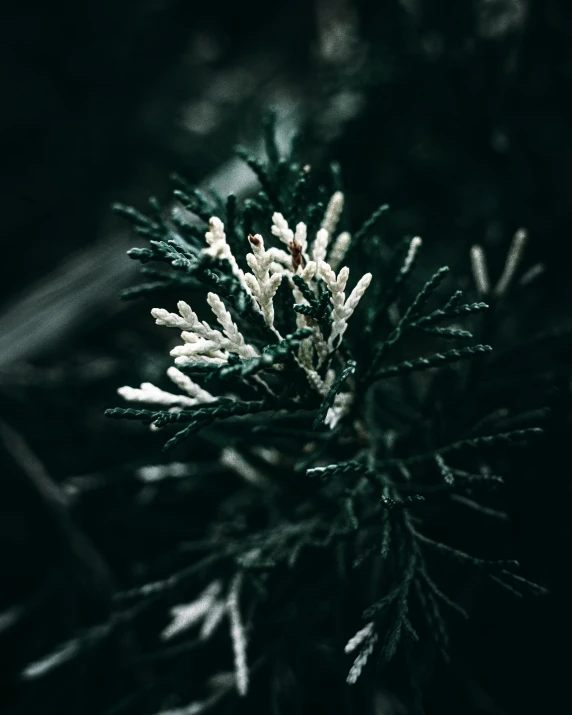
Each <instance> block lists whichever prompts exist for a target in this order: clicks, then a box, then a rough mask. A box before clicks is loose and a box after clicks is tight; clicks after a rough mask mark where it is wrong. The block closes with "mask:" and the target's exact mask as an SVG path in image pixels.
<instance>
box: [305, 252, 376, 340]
mask: <svg viewBox="0 0 572 715" xmlns="http://www.w3.org/2000/svg"><path fill="white" fill-rule="evenodd" d="M318 273H319V275H320V276H321V278H322V279H323V281H324V282H325V284H326V285H327V286H328V290H329V291H330V293H331V298H330V302H331V304H332V306H333V310H332V332H331V333H330V337H329V338H328V347H329V348H330V350H333V349H334V348H335V347H337V346H338V345H339V342H340V340H341V338H342V337H343V335H344V333H345V332H346V330H347V327H348V320H349V319H350V317H351V316H352V314H353V312H354V311H355V309H356V308H357V305H358V303H359V302H360V300H361V298H362V297H363V295H364V293H365V291H366V290H367V288H368V286H369V284H370V283H371V279H372V275H371V273H366V274H365V275H364V276H362V277H361V278H360V279H359V281H358V284H357V285H356V287H355V288H354V289H353V291H352V292H351V293H350V295H349V297H348V298H347V300H346V294H345V292H344V291H345V288H346V284H347V282H348V278H349V274H350V269H349V268H347V266H344V268H342V269H341V270H340V272H339V273H338V275H337V276H336V274H335V272H334V271H333V270H332V267H331V266H330V265H329V264H328V263H326V262H325V261H322V262H321V263H320V264H319V265H318Z"/></svg>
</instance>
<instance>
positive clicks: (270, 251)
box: [119, 191, 372, 428]
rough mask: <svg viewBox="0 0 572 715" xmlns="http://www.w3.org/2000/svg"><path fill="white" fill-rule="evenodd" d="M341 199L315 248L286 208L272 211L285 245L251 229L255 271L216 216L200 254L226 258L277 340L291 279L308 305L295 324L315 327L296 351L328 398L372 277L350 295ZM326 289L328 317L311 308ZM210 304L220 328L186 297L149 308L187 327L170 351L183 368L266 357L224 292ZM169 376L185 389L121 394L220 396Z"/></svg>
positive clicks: (195, 400)
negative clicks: (278, 301) (283, 294)
mask: <svg viewBox="0 0 572 715" xmlns="http://www.w3.org/2000/svg"><path fill="white" fill-rule="evenodd" d="M343 203H344V197H343V194H342V193H341V192H339V191H338V192H336V193H335V194H334V195H333V196H332V198H331V199H330V201H329V203H328V206H327V208H326V211H325V214H324V217H323V220H322V223H321V227H320V228H319V229H318V231H317V232H316V235H315V236H314V239H313V242H312V246H311V250H310V249H309V247H308V228H307V225H306V224H305V223H304V222H303V221H300V222H298V224H297V225H296V228H295V230H292V229H291V228H290V226H289V224H288V221H287V220H286V218H285V217H284V216H283V214H281V213H279V212H275V213H273V215H272V224H271V226H270V233H271V234H272V236H274V237H276V238H277V239H278V240H279V241H280V242H281V243H282V244H284V245H285V246H286V247H287V250H285V249H284V248H279V247H277V246H267V245H266V244H265V241H264V238H263V236H262V235H260V234H259V233H257V234H254V235H252V234H248V243H249V245H250V248H251V252H250V253H247V255H246V256H245V257H244V258H241V261H244V262H245V263H246V264H247V265H248V267H249V269H250V272H247V273H245V272H244V271H243V270H242V268H240V265H239V262H238V260H237V257H235V256H234V254H233V252H232V250H231V247H230V245H229V244H228V242H227V240H226V233H225V226H224V224H223V222H222V221H221V220H220V219H219V218H218V217H216V216H213V217H211V219H210V220H209V230H208V231H207V232H206V233H205V240H206V244H207V245H206V247H205V248H203V249H202V255H204V256H207V257H210V258H211V259H212V260H213V261H215V260H216V261H220V262H226V263H227V264H228V265H229V266H230V272H231V274H232V276H233V277H234V279H236V281H237V282H238V284H239V286H240V289H241V290H242V291H243V293H244V294H246V296H247V298H248V302H249V306H247V309H248V308H250V309H251V310H253V311H254V312H256V313H258V314H259V315H260V316H261V317H262V319H263V321H264V323H265V324H266V326H267V328H269V329H270V330H271V331H272V332H273V333H274V335H275V336H276V339H278V341H279V343H280V342H282V341H283V340H284V338H283V337H282V336H281V334H280V332H279V331H278V329H277V328H276V326H275V322H276V316H275V305H274V300H275V297H276V293H277V291H278V288H279V287H280V285H281V283H282V282H283V281H285V282H286V284H287V285H288V287H289V289H290V291H291V293H292V306H299V307H303V309H305V310H306V312H304V311H303V310H302V311H301V312H296V326H297V328H299V329H300V328H310V329H311V331H312V333H311V335H310V336H309V337H305V338H304V339H302V340H301V341H300V344H299V346H298V347H297V348H296V349H295V354H294V357H295V360H296V362H297V364H298V366H299V367H300V368H301V369H302V370H303V371H304V373H305V375H306V379H307V383H308V385H309V386H310V388H311V389H312V390H313V391H315V392H316V393H317V394H318V395H319V396H321V397H322V398H325V397H326V395H327V394H328V392H329V390H330V388H331V386H332V384H333V383H334V380H335V378H336V374H337V372H338V371H339V370H340V369H343V367H344V364H345V361H344V360H343V358H341V356H339V355H338V354H337V350H338V348H339V346H340V343H341V341H342V339H343V336H344V334H345V332H346V330H347V327H348V321H349V319H350V318H351V316H352V314H353V313H354V311H355V309H356V307H357V305H358V303H359V301H360V299H361V298H362V296H363V295H364V293H365V291H366V289H367V287H368V286H369V284H370V282H371V278H372V276H371V274H370V273H366V274H365V275H364V276H362V277H361V278H360V280H359V281H358V283H357V285H356V286H355V287H354V288H353V290H352V291H351V293H350V294H349V296H348V297H347V298H346V294H345V289H346V285H347V282H348V278H349V269H348V268H347V267H342V268H340V269H339V270H338V267H339V265H340V264H341V263H342V261H343V259H344V256H345V254H346V251H347V250H348V247H349V245H350V240H351V237H350V234H349V233H347V232H344V233H341V234H339V235H338V236H337V237H336V238H335V239H334V240H333V242H332V241H331V239H332V238H333V237H334V234H335V231H336V227H337V225H338V222H339V218H340V214H341V211H342V209H343ZM328 253H329V255H328ZM328 260H329V261H330V262H328ZM336 271H337V272H336ZM296 277H297V280H298V279H301V280H302V281H303V283H304V286H305V290H304V291H302V290H301V289H300V287H299V285H297V284H296V282H295V281H294V280H293V278H296ZM324 290H326V292H327V296H326V297H327V302H328V304H329V305H324V307H325V308H327V310H325V311H324V313H323V315H322V318H320V319H317V318H316V317H315V314H314V313H313V312H312V311H313V310H314V309H315V305H312V304H311V303H312V301H317V300H318V299H319V298H321V297H323V291H324ZM309 298H310V300H309ZM207 303H208V305H209V307H210V309H211V311H212V313H213V314H214V317H215V318H216V321H217V323H218V326H219V327H218V328H213V327H212V326H211V324H210V323H209V322H207V321H206V320H200V319H199V317H198V316H197V314H196V313H195V312H194V311H193V309H192V308H191V307H190V306H189V305H188V304H187V303H186V302H185V301H183V300H181V301H179V302H178V304H177V309H178V313H171V312H169V311H168V310H165V309H163V308H154V309H153V310H152V311H151V314H152V315H153V317H154V318H155V321H156V323H157V325H161V326H165V327H169V328H176V329H178V330H180V331H181V338H182V344H181V345H177V346H176V347H175V348H173V349H172V350H171V355H172V356H173V357H174V358H175V363H176V364H177V365H179V366H180V367H181V368H183V369H184V368H185V367H187V366H193V365H196V364H199V365H201V366H208V365H210V366H213V367H215V366H224V365H226V364H229V360H230V358H231V356H232V357H233V359H236V358H240V359H241V360H249V359H251V358H258V357H260V355H261V352H260V350H261V347H256V346H255V345H252V344H250V343H249V342H247V340H246V339H245V337H244V335H243V334H242V332H241V331H240V330H239V328H238V327H237V325H236V323H235V322H234V320H233V315H232V314H231V312H230V310H229V306H228V305H227V304H226V303H225V301H224V300H223V298H221V296H220V295H219V294H218V293H215V292H210V293H208V295H207ZM238 317H241V316H238ZM326 367H327V369H325V368H326ZM269 369H270V370H272V369H276V368H269ZM168 376H169V377H170V379H171V380H172V381H173V382H174V383H175V385H176V386H177V387H178V388H179V389H180V390H181V394H173V393H170V392H166V391H164V390H162V389H160V388H158V387H156V386H154V385H152V384H151V383H143V384H142V385H141V386H140V387H139V388H132V387H122V388H120V390H119V394H120V395H121V396H122V397H123V398H124V399H126V400H127V401H129V402H142V403H148V404H152V405H158V406H164V407H169V408H171V409H172V410H173V409H174V410H176V409H181V408H183V409H184V408H188V407H193V406H196V405H198V404H201V403H202V404H207V403H209V402H212V401H214V400H215V399H216V398H215V397H214V396H213V395H211V394H210V393H209V392H207V391H206V390H205V389H203V388H202V387H201V386H199V385H198V384H196V383H195V382H194V381H193V380H192V379H191V378H190V377H189V376H187V375H185V374H184V373H183V372H181V371H180V370H178V369H177V368H175V367H173V368H170V369H169V371H168ZM255 380H256V381H257V382H258V384H259V385H262V386H265V387H266V389H267V390H269V389H270V388H268V386H267V385H266V383H264V382H263V381H262V379H261V378H260V376H258V375H257V376H256V377H255ZM351 402H352V394H351V392H343V393H339V394H336V395H335V397H334V399H333V402H332V403H331V406H330V407H329V409H328V412H327V415H326V418H325V423H326V425H328V426H330V427H332V428H333V427H335V425H336V424H337V423H338V422H339V420H340V419H341V418H342V417H343V415H344V414H345V413H346V412H347V410H348V408H349V406H350V404H351Z"/></svg>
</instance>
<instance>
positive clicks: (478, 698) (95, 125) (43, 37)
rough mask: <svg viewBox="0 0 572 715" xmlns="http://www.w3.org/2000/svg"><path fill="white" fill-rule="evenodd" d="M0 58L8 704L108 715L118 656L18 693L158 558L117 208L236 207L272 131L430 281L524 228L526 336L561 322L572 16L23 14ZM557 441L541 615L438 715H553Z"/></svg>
mask: <svg viewBox="0 0 572 715" xmlns="http://www.w3.org/2000/svg"><path fill="white" fill-rule="evenodd" d="M0 36H1V38H2V39H1V42H0V56H1V62H0V73H1V75H0V76H1V87H2V100H3V101H2V113H1V119H0V122H1V127H2V129H1V133H0V141H1V142H2V152H1V156H2V169H1V171H2V176H3V182H2V191H1V192H0V211H1V214H0V215H1V216H2V234H1V235H2V239H1V244H0V245H1V254H0V255H1V260H0V459H1V460H2V475H1V479H2V482H3V488H2V498H1V499H0V538H1V543H2V548H1V555H0V558H1V559H2V566H1V574H2V576H1V580H0V583H1V586H0V654H1V653H4V654H5V656H6V657H5V659H4V666H3V667H2V669H0V703H4V704H5V708H6V710H5V711H6V712H10V713H52V712H53V713H67V712H69V713H84V712H86V713H92V712H93V713H103V712H108V711H109V712H110V713H111V712H114V711H112V710H111V709H108V708H107V705H105V703H108V702H110V701H111V700H113V697H112V694H113V692H112V691H114V687H115V684H113V683H110V682H109V679H108V678H104V676H103V675H102V674H103V673H104V669H103V668H102V667H100V661H101V660H102V659H105V658H106V657H108V658H113V657H116V656H114V655H113V653H111V651H110V653H109V654H106V653H101V652H99V653H98V654H97V656H94V659H95V660H93V661H90V662H83V663H82V664H81V667H80V672H77V673H76V672H74V674H73V677H71V678H70V677H67V676H65V674H64V676H63V679H62V681H61V682H59V681H58V683H57V684H56V685H55V686H54V684H53V683H52V682H50V683H44V682H42V681H38V683H37V684H34V687H32V686H29V687H28V686H27V687H26V688H23V687H22V685H21V683H20V681H19V679H18V673H19V672H20V671H21V670H22V668H23V667H24V666H25V665H26V663H28V662H29V661H30V660H32V659H34V658H36V657H38V656H39V655H41V654H43V653H44V652H46V650H47V649H48V648H49V647H50V645H52V644H53V643H55V642H59V641H61V640H62V639H63V638H65V637H66V636H67V637H69V635H70V634H71V633H72V632H73V630H74V628H76V627H78V626H81V625H85V624H86V623H90V622H92V621H94V619H95V620H97V619H98V618H99V617H101V615H102V614H105V613H106V612H107V610H108V608H109V589H110V586H109V583H108V580H107V568H108V566H107V565H106V564H108V563H109V562H110V561H111V562H113V570H114V574H120V573H121V569H122V568H123V567H125V568H127V565H129V568H135V569H136V568H137V562H138V560H140V561H141V564H142V565H141V568H142V569H143V568H144V565H143V564H144V562H145V561H146V560H147V559H148V558H149V551H148V548H147V547H145V538H146V528H147V527H146V524H145V521H144V519H143V518H142V516H141V515H140V512H139V510H138V508H137V505H138V503H143V502H144V500H145V498H146V495H145V492H144V491H143V492H140V491H137V490H136V489H135V487H134V486H133V485H132V483H131V481H130V475H132V474H133V471H134V470H135V469H137V468H140V467H141V466H142V465H145V464H147V463H150V462H153V460H156V459H157V445H158V443H157V442H154V441H153V440H150V439H149V437H148V435H147V434H142V431H137V430H119V429H117V425H116V424H115V423H111V424H110V423H108V422H107V421H106V420H105V418H104V417H103V410H104V409H105V408H106V407H108V406H110V404H115V399H116V398H115V390H116V387H117V386H118V385H123V384H134V382H135V380H140V379H150V380H152V379H153V376H155V375H157V374H159V373H160V372H161V371H162V369H163V364H162V362H161V360H160V359H159V357H158V356H159V355H161V354H163V353H164V347H165V346H164V341H163V335H160V334H159V335H157V334H156V333H157V332H159V333H160V332H161V331H155V330H154V329H153V321H152V320H151V319H150V318H149V315H148V306H147V305H146V304H145V305H144V306H143V307H142V305H141V303H137V302H122V301H120V300H119V293H120V291H121V289H122V288H125V287H126V286H128V285H130V284H132V283H133V282H134V280H135V277H136V275H137V271H138V268H137V265H136V264H135V263H134V262H131V261H129V259H128V258H127V257H126V256H125V251H126V250H127V249H128V248H130V247H131V246H132V245H142V241H141V240H140V239H139V240H138V239H137V238H134V237H133V236H132V235H130V233H129V230H128V228H127V227H126V226H125V224H124V223H123V222H122V221H121V220H120V219H118V218H117V217H115V216H114V215H113V214H112V212H111V204H112V203H113V202H115V201H119V202H122V203H127V204H131V205H134V206H136V207H137V208H140V209H143V208H144V207H145V205H146V203H147V200H148V197H150V196H156V197H158V198H159V200H161V201H167V200H168V194H169V175H170V174H171V173H172V172H178V173H180V174H182V175H184V176H185V177H186V178H187V179H188V180H189V181H190V182H191V183H193V184H194V183H196V184H198V185H200V186H203V187H206V188H208V187H213V188H215V189H216V190H218V191H220V192H221V193H223V194H224V193H225V192H228V191H230V190H234V191H237V192H238V193H239V194H240V193H242V194H243V195H246V194H248V192H249V191H251V190H253V189H254V188H255V182H254V181H253V179H252V177H251V175H250V174H249V172H248V171H245V170H244V169H242V168H240V167H239V165H238V164H237V162H236V161H235V160H234V159H233V155H232V149H233V147H234V146H235V145H236V144H237V143H241V144H244V145H246V146H248V147H250V148H251V149H253V150H254V151H256V150H257V147H258V146H259V143H260V120H261V117H262V115H263V113H264V110H265V109H266V108H267V107H269V106H273V107H275V108H276V109H277V111H278V117H279V123H278V130H279V139H280V140H281V141H282V142H283V144H284V145H286V143H287V141H288V140H289V137H290V135H291V133H292V132H293V131H294V130H295V129H297V128H303V129H304V132H305V142H306V145H307V146H308V152H309V156H310V159H311V160H313V159H314V158H315V157H320V156H326V157H327V158H333V159H335V160H337V161H339V162H340V164H341V166H342V171H343V176H344V183H345V191H346V194H347V196H348V202H347V205H348V206H349V211H350V219H351V222H352V224H353V225H354V226H355V225H359V223H360V222H361V221H362V220H363V219H364V218H366V217H367V215H369V214H370V213H371V211H372V210H373V209H374V208H375V207H376V206H377V205H378V204H379V203H381V202H388V203H389V204H390V205H391V207H392V212H391V218H390V219H389V221H390V234H391V235H392V236H395V237H398V236H401V235H404V234H407V233H410V234H420V235H421V236H423V238H424V241H425V245H426V246H427V247H428V248H427V254H426V257H428V258H427V259H428V261H429V263H430V264H431V266H433V265H434V264H435V263H437V262H439V261H442V260H443V256H446V262H448V263H449V264H450V265H453V266H456V267H458V268H459V270H461V271H465V272H467V271H468V270H469V247H470V246H471V245H472V244H473V243H476V242H478V243H481V244H482V245H484V246H485V247H486V248H487V250H488V252H489V256H490V261H491V272H493V271H495V270H498V271H500V269H501V267H502V261H503V260H504V255H505V253H506V245H507V242H508V241H509V239H510V237H511V236H512V235H513V233H514V232H515V231H516V230H517V229H518V228H519V227H521V226H524V227H526V228H527V229H528V232H529V236H530V241H529V245H528V247H527V251H528V253H527V260H528V261H530V265H532V264H534V263H536V262H541V263H542V264H543V265H544V267H545V276H546V278H545V279H543V283H542V295H541V298H539V303H538V305H537V306H535V310H536V311H537V314H541V315H546V321H547V325H551V324H553V322H554V321H555V320H556V319H567V318H568V316H569V314H570V308H571V307H572V303H571V300H570V275H571V274H570V262H571V260H572V242H571V241H570V238H569V237H570V232H571V229H572V211H571V209H570V205H571V203H570V197H569V195H570V187H571V185H572V139H571V129H570V127H571V126H572V99H571V98H572V49H571V48H572V4H570V3H569V2H566V0H386V1H385V2H383V3H381V2H376V1H374V0H289V2H281V1H279V0H277V1H276V2H268V3H266V4H263V3H261V2H253V1H252V0H242V1H241V2H240V3H238V2H237V3H231V2H220V3H198V2H191V1H190V0H99V2H97V3H73V2H62V1H58V0H55V1H54V2H52V3H40V2H29V1H26V0H24V1H23V2H19V3H12V4H10V5H9V6H7V7H6V8H4V9H3V21H2V23H1V27H0ZM503 246H504V247H505V248H504V249H503V250H501V247H503ZM495 248H499V250H497V251H496V252H495ZM134 375H136V376H137V377H135V378H134V377H133V376H134ZM563 389H564V390H565V391H566V393H568V392H569V388H568V383H567V382H566V384H565V386H564V387H563ZM563 409H564V408H563ZM566 414H568V413H566ZM566 420H569V418H566V419H565V418H564V417H563V418H562V427H561V437H562V439H560V440H555V443H554V444H552V445H548V447H547V446H544V447H543V451H542V452H539V453H538V454H533V455H532V456H529V462H528V464H527V465H526V468H527V469H528V470H529V472H530V470H531V469H532V470H533V474H534V478H533V477H529V478H524V479H523V489H522V491H521V492H519V495H520V496H519V501H518V502H517V504H516V510H515V521H514V527H513V531H512V532H511V533H512V543H513V544H514V545H515V550H516V551H518V553H519V556H520V555H522V559H521V560H522V561H523V563H524V564H525V565H526V566H527V567H528V568H529V570H530V572H531V573H533V574H535V575H536V576H537V577H538V578H539V579H540V580H542V581H543V582H544V583H547V584H548V585H549V586H550V587H551V589H552V594H551V596H549V597H548V598H547V599H545V600H544V601H542V602H532V603H520V602H508V600H502V599H496V594H492V595H491V596H490V602H489V601H487V599H486V598H484V599H483V601H482V603H480V604H477V606H476V607H475V614H474V617H473V619H472V620H471V622H470V623H469V624H468V625H466V626H464V627H463V629H464V630H462V631H460V634H459V639H458V640H459V644H461V645H459V655H458V658H457V660H456V662H455V663H454V667H453V669H452V670H450V671H447V670H445V669H444V668H443V669H441V667H440V666H437V667H436V670H435V674H434V676H433V679H432V680H431V683H430V686H429V689H428V713H439V714H442V713H449V712H451V713H453V712H454V713H467V714H473V713H474V714H476V713H494V714H496V713H499V714H500V713H506V714H507V715H509V714H510V715H512V714H513V713H514V714H515V715H516V714H517V713H518V714H519V715H520V714H523V713H533V712H562V713H564V712H569V709H570V703H569V700H567V699H566V700H565V699H564V692H565V688H564V684H565V682H566V680H567V677H568V673H569V667H570V665H571V664H572V663H571V658H570V652H569V644H567V643H566V638H565V634H566V632H567V631H568V629H569V628H570V615H569V598H570V591H569V590H568V589H569V587H568V585H567V580H568V577H567V573H566V571H567V570H568V568H569V567H568V561H569V551H568V550H567V549H568V546H569V545H570V543H571V539H570V536H571V525H570V517H569V507H570V477H569V474H570V472H569V464H568V453H567V449H566V444H565V435H566V434H567V430H568V427H569V421H566ZM126 455H128V457H127V458H126ZM133 455H135V456H133ZM523 469H524V466H523ZM110 475H112V476H113V479H112V480H111V478H110ZM540 476H541V477H542V478H541V479H540ZM535 479H536V481H535ZM138 499H139V500H143V501H142V502H138V501H137V500H138ZM69 511H73V520H72V518H71V517H69V523H68V516H67V514H68V512H69ZM62 513H65V514H66V516H65V517H62ZM531 524H532V525H533V526H531ZM164 534H165V536H164V538H165V540H167V539H168V538H171V537H172V533H171V532H169V527H168V524H165V525H164ZM153 538H156V532H154V537H153ZM483 538H484V539H485V538H488V537H485V536H483ZM86 554H87V556H86ZM85 563H89V564H90V566H89V568H83V567H82V564H85ZM495 599H496V600H495ZM560 648H564V650H563V651H562V653H561V652H560V650H559V649H560ZM130 686H131V688H132V689H134V688H135V689H136V688H137V687H138V684H137V682H133V683H131V684H130ZM117 687H118V692H119V691H121V688H120V687H119V686H117ZM122 687H124V688H125V689H126V690H128V688H127V685H126V684H125V683H124V684H123V686H122ZM121 692H123V691H121ZM104 705H105V706H104ZM129 707H130V706H129ZM388 707H389V706H388ZM131 711H132V712H146V710H145V709H141V708H139V709H137V707H135V706H134V709H133V710H129V708H127V709H125V712H131ZM118 712H119V711H118ZM381 712H382V711H381V710H380V713H381ZM383 712H385V711H383ZM387 712H388V713H390V712H396V713H398V712H399V710H398V709H396V710H387Z"/></svg>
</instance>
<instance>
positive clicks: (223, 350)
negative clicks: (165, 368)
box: [151, 293, 258, 365]
mask: <svg viewBox="0 0 572 715" xmlns="http://www.w3.org/2000/svg"><path fill="white" fill-rule="evenodd" d="M207 302H208V303H209V305H210V307H211V309H212V311H213V313H214V314H215V317H216V319H217V321H218V322H219V324H220V325H221V326H222V327H223V330H224V335H223V333H221V332H220V331H219V330H215V329H213V328H211V326H210V325H209V324H208V323H207V322H206V321H204V320H203V321H201V320H199V318H198V317H197V315H196V313H195V312H194V311H193V310H192V308H191V307H190V306H189V305H188V304H187V303H185V301H179V302H178V303H177V307H178V309H179V315H177V314H176V313H169V312H168V311H167V310H164V309H162V308H153V310H152V311H151V314H152V315H153V317H154V318H155V322H156V323H157V325H163V326H166V327H169V328H178V329H181V330H182V331H183V332H182V333H181V337H182V338H183V340H184V345H179V346H177V347H175V348H174V349H173V350H172V351H171V355H172V356H173V357H175V358H176V360H175V362H176V363H178V364H182V365H184V364H187V363H189V362H196V361H197V360H201V361H205V362H210V363H214V364H220V363H223V362H226V360H227V359H228V353H235V354H236V355H239V356H240V357H242V358H250V357H256V356H257V355H258V352H257V351H256V349H255V348H254V347H253V346H252V345H248V344H247V343H246V341H245V339H244V337H243V335H242V333H240V331H239V330H238V329H237V327H236V325H235V324H234V323H233V322H232V318H231V316H230V313H229V312H228V311H227V310H226V308H225V307H224V304H223V303H222V300H221V299H220V298H219V296H218V295H216V294H215V293H209V294H208V296H207Z"/></svg>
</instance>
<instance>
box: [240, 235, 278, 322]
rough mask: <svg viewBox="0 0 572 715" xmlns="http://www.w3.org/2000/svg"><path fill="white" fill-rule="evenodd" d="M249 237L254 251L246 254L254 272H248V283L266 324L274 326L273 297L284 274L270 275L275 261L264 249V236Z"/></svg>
mask: <svg viewBox="0 0 572 715" xmlns="http://www.w3.org/2000/svg"><path fill="white" fill-rule="evenodd" d="M248 239H249V241H250V245H251V246H252V253H249V254H248V255H247V256H246V262H247V263H248V265H249V267H250V269H251V270H252V273H247V274H246V276H245V280H246V284H247V285H248V287H249V289H250V292H251V294H252V295H253V296H254V299H255V300H256V303H257V304H258V307H259V309H260V312H261V313H262V315H263V317H264V320H265V322H266V325H268V327H269V328H273V327H274V305H273V303H272V299H273V298H274V296H275V295H276V291H277V290H278V286H279V285H280V283H281V282H282V274H281V273H273V274H272V275H270V265H271V264H272V262H273V255H272V254H271V253H270V252H269V251H266V250H265V249H264V240H263V238H262V236H260V235H259V234H256V236H249V237H248Z"/></svg>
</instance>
